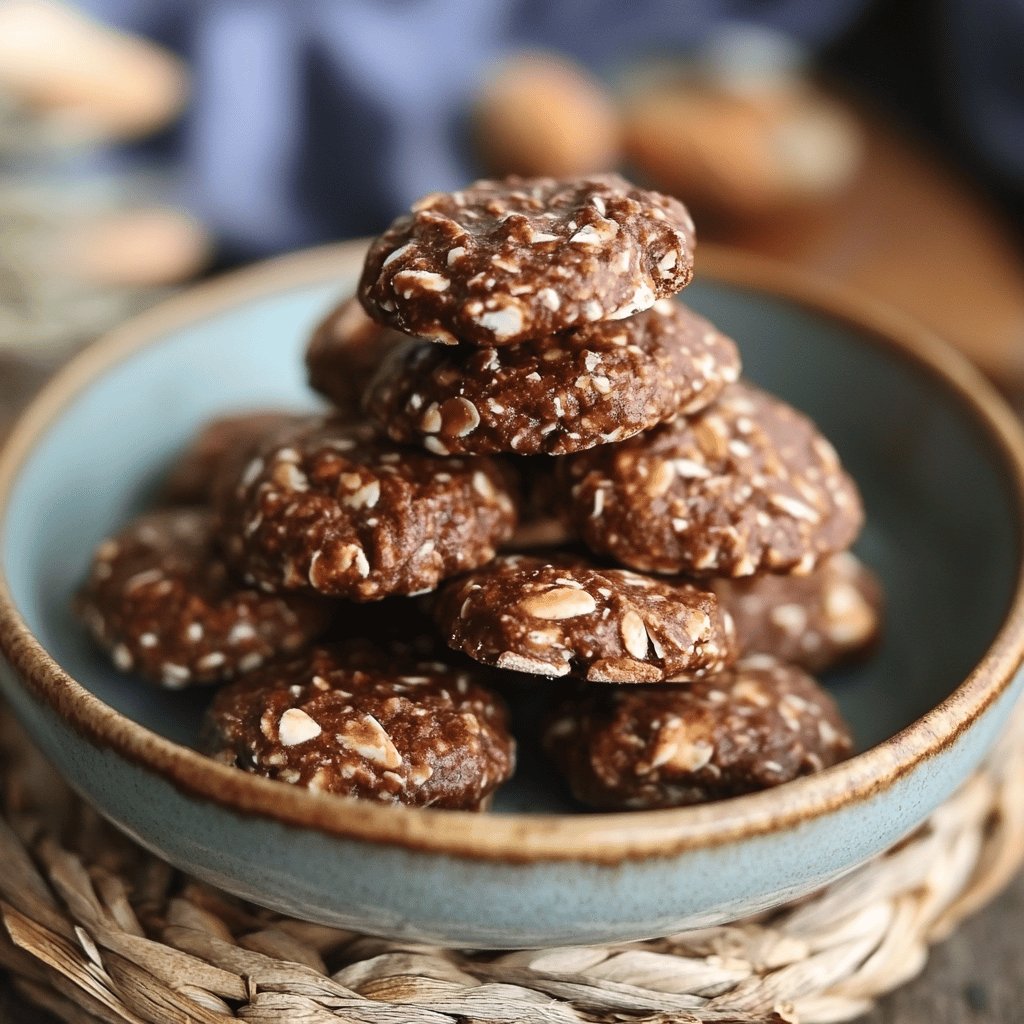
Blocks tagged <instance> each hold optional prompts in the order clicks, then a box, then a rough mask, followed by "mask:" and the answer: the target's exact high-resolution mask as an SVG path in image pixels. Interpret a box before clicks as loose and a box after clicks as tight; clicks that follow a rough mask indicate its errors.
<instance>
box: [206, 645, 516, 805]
mask: <svg viewBox="0 0 1024 1024" xmlns="http://www.w3.org/2000/svg"><path fill="white" fill-rule="evenodd" d="M202 745H203V749H204V750H206V752H207V753H210V754H212V755H213V756H214V757H216V758H217V759H218V760H220V761H222V762H224V763H227V764H232V765H235V766H237V767H239V768H242V769H244V770H246V771H249V772H253V773H255V774H257V775H262V776H265V777H266V778H271V779H278V780H280V781H282V782H288V783H292V784H294V785H298V786H305V787H306V788H308V789H313V790H321V791H325V792H329V793H341V794H344V795H347V796H354V797H360V798H363V799H369V800H377V801H382V802H385V803H401V804H415V805H418V806H424V807H426V806H433V807H448V808H462V809H467V810H475V809H479V808H480V807H481V805H483V804H485V803H486V801H487V800H488V798H489V797H490V795H491V794H492V793H493V791H494V790H495V789H496V788H497V787H498V786H499V785H500V784H501V783H502V782H504V781H505V780H506V779H508V778H509V777H510V776H511V774H512V771H513V767H514V762H515V743H514V740H513V739H512V736H511V735H510V733H509V732H508V727H507V724H506V712H505V709H504V706H503V705H502V703H501V700H500V698H498V697H497V696H496V695H495V694H493V693H491V692H490V691H489V690H487V689H485V688H484V687H483V686H481V685H480V684H479V683H477V682H476V681H475V680H474V679H473V677H472V675H471V674H470V673H468V672H464V671H458V670H455V669H450V668H447V667H445V666H444V665H438V664H436V663H429V664H426V665H422V664H416V663H414V662H409V663H407V664H404V665H402V664H399V665H396V664H395V663H394V661H393V659H391V658H389V657H385V656H380V655H378V656H377V657H375V656H374V655H373V653H372V652H368V651H367V650H357V649H347V648H345V647H343V646H340V647H321V648H317V649H315V650H314V651H313V652H312V653H311V654H309V655H306V656H305V657H301V658H297V659H295V660H293V661H289V662H284V663H277V664H275V665H272V666H268V667H267V668H265V669H262V670H261V671H260V672H257V673H254V674H253V675H250V676H247V677H246V678H245V679H240V680H238V681H237V683H235V684H232V685H230V686H228V687H226V688H224V689H223V690H221V691H220V692H219V693H218V694H217V696H216V698H215V699H214V702H213V704H212V705H211V707H210V709H209V710H208V712H207V714H206V719H205V721H204V724H203V736H202Z"/></svg>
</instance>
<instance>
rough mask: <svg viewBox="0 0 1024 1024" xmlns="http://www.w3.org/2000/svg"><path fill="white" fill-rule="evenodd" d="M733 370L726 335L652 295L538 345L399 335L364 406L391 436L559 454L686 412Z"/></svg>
mask: <svg viewBox="0 0 1024 1024" xmlns="http://www.w3.org/2000/svg"><path fill="white" fill-rule="evenodd" d="M382 333H383V334H392V333H393V332H389V331H387V330H383V331H382ZM739 369H740V361H739V354H738V352H737V351H736V346H735V345H734V344H733V342H732V341H730V340H729V339H728V338H727V337H725V335H723V334H721V333H720V332H719V331H717V330H716V329H715V328H714V327H712V325H711V324H709V323H708V322H707V321H706V320H704V319H703V318H702V317H699V316H697V314H696V313H692V312H690V311H689V310H688V309H686V308H685V307H684V306H682V305H681V304H680V303H677V302H672V301H671V300H669V299H662V300H660V301H658V302H657V303H655V305H654V306H653V307H652V308H651V309H649V310H647V311H645V312H643V313H638V314H637V315H636V316H633V317H630V318H629V319H628V320H609V321H603V322H601V323H595V324H584V325H582V326H579V327H575V328H572V329H570V330H568V331H565V332H563V333H562V334H559V335H556V336H555V337H551V338H547V339H545V340H544V341H543V342H533V343H526V344H521V345H512V346H508V347H505V348H495V347H493V346H488V347H483V348H472V347H470V346H466V345H459V346H456V347H442V346H439V345H425V344H423V343H422V342H415V341H409V342H406V343H405V344H403V345H402V346H401V347H400V348H398V349H397V350H396V351H393V352H392V354H391V355H390V356H389V358H388V359H387V361H386V362H385V363H384V365H383V366H382V367H381V369H380V371H379V372H378V374H377V376H376V377H375V378H374V381H373V384H372V386H371V387H370V389H369V393H368V395H367V405H366V407H367V411H368V412H369V414H370V416H371V417H372V418H373V419H375V420H376V422H377V423H378V424H379V425H380V426H381V427H382V428H383V429H385V430H386V431H387V433H388V434H389V435H390V436H391V437H392V438H394V439H395V440H396V441H404V442H408V443H413V444H420V445H423V446H425V447H426V448H428V449H429V450H431V451H436V452H439V453H442V454H443V453H445V452H453V453H469V454H480V455H484V454H490V453H496V452H509V453H515V454H517V455H538V454H547V455H566V454H569V453H570V452H577V451H582V450H584V449H586V448H593V447H594V446H595V445H600V444H607V443H609V442H614V441H621V440H622V439H623V438H626V437H631V436H632V435H633V434H636V433H638V432H639V431H641V430H648V429H649V428H650V427H653V426H655V425H656V424H658V423H661V422H663V421H664V420H669V419H671V418H672V417H674V416H676V415H677V414H679V413H690V412H695V411H697V410H698V409H701V408H703V407H704V406H706V405H708V404H709V403H710V402H712V401H713V400H714V398H715V397H716V396H717V395H718V393H719V392H720V391H721V390H722V388H723V387H724V386H725V385H726V384H727V383H731V382H733V381H735V380H736V378H737V377H738V376H739Z"/></svg>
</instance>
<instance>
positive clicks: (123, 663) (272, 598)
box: [77, 509, 332, 689]
mask: <svg viewBox="0 0 1024 1024" xmlns="http://www.w3.org/2000/svg"><path fill="white" fill-rule="evenodd" d="M77 611H78V614H79V615H80V617H81V618H82V620H83V621H84V622H85V623H86V625H87V626H88V627H89V629H90V630H91V632H92V634H93V635H94V636H95V638H96V640H97V641H98V642H99V643H100V645H101V646H102V647H104V648H106V650H108V651H109V652H110V654H111V656H112V658H113V660H114V664H115V665H116V666H117V667H118V668H119V669H121V670H122V671H125V672H127V671H134V672H137V673H138V674H139V675H140V676H143V677H145V678H147V679H150V680H152V681H154V682H157V683H160V684H161V685H162V686H164V687H166V688H167V689H180V688H181V687H184V686H189V685H192V684H194V683H216V682H222V681H223V680H225V679H231V678H233V677H234V676H237V675H240V674H242V673H245V672H251V671H252V670H253V669H255V668H258V667H259V666H260V665H262V664H263V663H264V662H265V661H267V660H268V659H270V658H272V657H274V656H276V655H279V654H287V653H290V652H293V651H296V650H298V649H299V648H301V647H303V646H305V645H306V644H307V643H309V642H310V641H311V640H313V639H314V638H315V637H317V636H318V635H319V634H321V633H322V632H323V631H324V630H325V629H326V627H327V625H328V623H329V621H330V618H331V614H332V612H331V605H330V603H329V602H327V601H324V600H323V599H321V598H317V597H313V596H309V597H307V596H305V595H288V596H279V595H275V594H265V593H262V592H260V591H258V590H254V589H253V588H251V587H247V586H245V585H244V584H242V583H239V582H238V581H237V580H235V579H233V578H232V576H231V575H230V574H229V573H228V570H227V568H226V566H225V564H224V561H223V560H222V558H221V556H220V554H219V552H218V551H217V548H216V545H215V543H214V532H213V521H212V514H211V513H210V512H208V511H205V510H201V509H167V510H163V511H159V512H151V513H149V514H147V515H143V516H140V517H139V518H138V519H136V520H135V521H134V522H133V523H132V524H131V525H129V526H128V527H126V528H125V529H124V530H122V531H121V532H120V533H119V534H117V535H116V536H115V537H112V538H111V539H109V540H106V541H104V542H103V543H102V544H101V545H100V546H99V547H98V548H97V550H96V554H95V556H94V558H93V563H92V568H91V570H90V573H89V578H88V580H87V581H86V583H85V586H84V587H83V589H82V591H81V592H80V594H79V596H78V600H77Z"/></svg>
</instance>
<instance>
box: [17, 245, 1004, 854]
mask: <svg viewBox="0 0 1024 1024" xmlns="http://www.w3.org/2000/svg"><path fill="white" fill-rule="evenodd" d="M366 244H367V243H366V242H365V241H364V240H356V241H353V242H344V243H338V244H334V245H328V246H321V247H318V248H315V249H309V250H305V251H302V252H298V253H293V254H290V255H287V256H282V257H277V258H275V259H272V260H267V261H264V262H262V263H259V264H256V265H254V266H251V267H248V268H243V269H241V270H236V271H233V272H231V273H229V274H226V275H223V276H221V277H219V278H216V279H214V280H212V281H210V282H207V283H204V284H200V285H198V286H196V287H194V288H191V289H188V290H186V291H184V292H182V293H179V294H178V295H176V296H174V297H172V298H170V299H168V300H165V301H164V302H162V303H160V304H159V305H157V306H155V307H153V308H152V309H150V310H148V311H146V312H145V313H143V314H141V315H140V316H137V317H135V318H133V319H131V320H129V321H128V322H126V323H125V324H123V325H122V326H120V327H117V328H115V329H114V330H112V331H110V332H109V333H107V334H106V335H104V336H103V337H102V338H100V339H99V340H97V341H96V342H95V343H94V344H92V345H90V346H89V347H87V348H86V349H85V350H83V351H82V352H81V353H79V354H78V355H77V356H76V357H74V358H73V359H72V360H71V361H70V362H68V363H67V364H66V365H65V366H64V367H63V368H62V369H61V370H60V371H58V372H57V373H56V374H55V375H54V376H53V377H52V378H51V380H50V381H49V382H48V383H47V384H46V385H45V386H44V387H43V388H42V389H41V391H40V392H39V393H38V394H37V395H36V397H35V398H34V399H33V400H32V402H31V403H30V404H29V405H28V407H27V408H26V409H25V410H24V411H23V412H22V414H21V416H20V417H19V418H18V420H17V421H16V423H15V425H14V427H13V429H12V430H11V432H10V434H9V436H8V439H7V441H6V443H5V444H4V446H3V448H2V449H0V537H2V534H3V524H4V520H5V518H6V514H7V511H8V507H9V502H10V496H11V492H12V489H13V486H14V484H15V482H16V479H17V476H18V472H19V470H20V468H21V466H22V465H23V464H24V463H25V462H26V461H27V460H28V458H29V457H30V456H31V453H32V451H33V449H34V447H35V444H36V443H37V442H38V441H39V439H40V438H41V437H42V436H43V435H44V434H45V432H46V431H47V430H48V428H49V427H50V425H51V424H52V423H54V422H55V421H56V420H57V419H58V418H59V417H60V415H61V411H62V408H63V406H64V405H65V404H66V403H67V402H68V400H69V399H71V398H72V397H74V396H76V395H77V394H79V393H80V392H81V391H83V390H85V389H86V388H87V387H89V386H90V385H91V384H92V383H93V382H94V381H95V380H96V379H97V378H99V377H100V376H101V375H102V374H103V373H104V372H106V371H107V370H108V369H110V368H112V367H113V366H115V365H117V364H118V363H120V362H121V361H122V360H124V359H126V358H128V357H130V356H131V355H133V354H134V353H136V352H137V351H139V350H141V349H144V348H146V347H147V346H149V345H151V344H158V343H159V342H160V340H161V339H162V337H163V336H164V334H166V333H167V332H169V331H170V330H172V329H179V328H182V327H186V326H187V325H188V324H189V323H194V322H196V321H198V320H201V319H203V318H204V317H207V316H210V315H214V314H216V313H218V312H221V311H227V310H229V309H232V308H235V307H237V306H238V305H239V304H241V303H244V302H246V301H252V300H255V299H257V298H260V297H266V296H268V295H270V294H280V293H285V292H288V291H291V290H296V289H300V288H306V287H311V286H316V285H322V284H325V283H328V282H330V281H331V280H333V279H336V278H342V277H344V276H346V275H351V276H355V275H356V274H357V273H358V268H359V266H360V264H361V261H362V257H363V254H364V252H365V247H366ZM699 270H700V273H701V274H702V275H704V276H705V277H706V278H707V279H709V280H711V281H714V282H716V283H721V284H726V285H730V286H734V287H741V288H745V289H748V290H753V291H757V292H762V293H766V294H769V295H771V296H773V297H776V298H782V299H784V300H787V301H789V302H792V303H793V304H795V305H797V306H799V307H801V308H803V309H805V310H809V311H811V312H812V313H815V314H817V315H820V316H825V317H827V318H829V319H832V320H837V321H839V322H840V323H841V324H843V325H844V326H846V327H848V328H852V329H854V330H856V331H857V333H858V334H859V335H860V336H861V337H862V339H864V340H866V341H870V342H872V343H874V344H876V345H877V346H879V347H881V348H883V349H885V350H886V351H887V352H888V353H889V354H890V355H892V354H895V355H897V356H898V357H900V358H902V359H903V361H904V362H906V363H909V364H910V365H911V366H912V367H913V368H914V369H916V370H917V371H918V372H924V373H926V374H927V375H928V376H930V377H932V378H933V381H934V382H935V383H938V384H939V385H940V386H941V387H943V388H944V389H945V390H946V391H947V393H949V394H950V395H951V396H952V397H953V398H954V399H956V400H957V401H958V403H959V404H960V405H961V407H962V408H963V410H964V411H965V412H966V413H967V414H968V415H969V417H970V418H971V419H973V421H974V424H975V425H976V426H977V427H980V428H981V434H982V435H983V436H984V437H985V439H986V442H987V444H988V445H989V446H991V449H992V451H993V453H994V454H995V455H996V456H997V457H998V458H999V459H1000V460H1001V461H1002V463H1003V466H1004V468H1005V470H1006V473H1007V481H1006V482H1007V484H1008V487H1009V490H1010V493H1011V500H1012V501H1013V505H1014V514H1015V516H1016V539H1017V551H1016V552H1015V553H1014V557H1015V558H1016V561H1017V575H1016V583H1015V587H1014V592H1013V596H1012V598H1011V601H1010V605H1009V607H1008V609H1007V611H1006V614H1005V616H1004V618H1003V620H1002V624H1001V626H1000V628H999V631H998V633H997V635H996V637H995V638H994V640H993V641H992V643H991V644H990V646H989V648H988V650H987V651H986V652H985V653H984V655H983V656H982V657H981V659H980V661H979V662H978V664H977V665H976V666H975V668H974V669H973V670H972V671H971V672H970V673H969V674H968V676H967V678H966V679H965V680H964V681H963V682H961V683H960V684H959V685H958V686H957V688H956V689H955V690H954V691H953V692H952V693H951V694H950V695H949V696H948V697H947V698H945V699H944V700H943V701H941V702H940V703H939V704H938V705H936V706H935V707H934V708H933V709H931V710H930V711H928V712H927V713H926V714H924V715H923V716H922V717H921V718H919V719H917V720H916V721H914V722H913V723H911V724H910V725H908V726H907V727H906V728H904V729H903V730H901V731H900V732H899V733H897V734H896V735H895V736H893V737H891V738H889V739H887V740H885V741H883V742H882V743H879V744H877V745H876V746H874V747H871V748H869V749H868V750H866V751H864V752H862V753H860V754H857V755H855V756H854V757H852V758H851V759H850V760H848V761H845V762H843V763H841V764H839V765H836V766H834V767H832V768H830V769H827V770H826V771H824V772H821V773H819V774H816V775H812V776H809V777H806V778H803V779H798V780H795V781H793V782H790V783H787V784H786V785H784V786H780V787H778V788H776V789H771V790H766V791H763V792H760V793H755V794H750V795H747V796H741V797H736V798H734V799H731V800H727V801H721V802H717V803H713V804H706V805H701V806H696V807H684V808H674V809H669V810H659V811H633V812H617V813H606V814H593V813H585V814H573V815H554V814H526V813H516V814H495V815H476V814H471V813H467V812H464V811H446V810H436V809H429V808H427V809H425V808H408V807H392V806H377V805H373V804H369V803H367V802H363V801H358V800H354V799H351V798H345V797H338V796H332V795H328V794H318V793H312V792H309V791H307V790H303V789H299V788H297V787H291V786H286V785H282V784H281V783H277V782H274V781H272V780H269V779H263V778H260V777H258V776H254V775H250V774H248V773H245V772H240V771H238V770H237V769H233V768H230V767H227V766H225V765H221V764H218V763H217V762H215V761H213V760H211V759H209V758H207V757H205V756H204V755H202V754H199V753H197V752H196V751H193V750H191V749H189V748H187V747H184V746H180V745H178V744H176V743H174V742H172V741H170V740H168V739H165V738H164V737H162V736H159V735H158V734H156V733H153V732H151V731H150V730H149V729H147V728H145V727H144V726H141V725H139V724H137V723H136V722H134V721H132V720H131V719H129V718H127V717H126V716H124V715H121V714H120V713H119V712H117V711H115V710H114V709H113V708H111V707H109V706H108V705H106V704H104V703H103V702H102V701H100V700H99V699H98V698H97V697H95V696H94V695H93V694H92V693H91V692H90V691H89V690H87V689H86V688H85V687H84V686H82V685H81V684H80V683H78V682H77V681H76V680H75V679H74V678H72V677H71V676H70V675H69V674H68V673H66V672H65V671H64V670H63V669H62V668H61V667H60V665H58V664H57V662H56V661H55V660H54V659H53V658H51V657H50V655H49V654H48V653H47V652H46V650H45V649H44V648H43V647H42V645H41V644H40V642H39V641H38V640H37V639H36V638H35V636H34V635H33V634H32V632H31V631H30V629H29V628H28V626H27V624H26V623H25V621H24V619H23V618H22V617H21V615H20V613H19V611H18V609H17V607H16V605H15V603H14V600H13V597H12V595H11V591H10V589H9V586H8V583H7V580H6V578H5V576H4V572H3V565H2V564H0V653H2V654H3V655H4V656H5V657H6V658H7V660H8V662H9V663H10V664H11V665H12V667H13V668H14V669H15V672H16V674H17V675H18V677H19V679H20V681H21V683H22V684H23V685H25V686H26V688H27V689H28V691H29V693H30V694H32V695H33V696H34V697H35V698H36V699H37V700H38V701H41V702H42V703H43V704H44V705H46V706H48V707H49V709H51V710H52V711H53V712H55V713H56V714H57V715H58V716H59V717H60V718H61V719H62V720H63V721H64V722H65V723H66V724H67V725H69V726H70V727H71V728H72V729H74V730H75V731H76V732H77V733H78V734H79V735H81V736H83V737H85V738H86V739H87V740H88V741H89V742H90V743H92V744H93V745H95V746H97V747H100V748H103V749H107V750H110V751H112V752H114V753H116V754H117V755H119V756H121V757H122V758H124V759H126V760H128V761H130V762H133V763H135V764H136V765H138V766H141V767H142V768H144V769H145V770H147V771H151V772H154V773H156V774H158V775H159V776H160V777H161V778H163V779H164V780H166V781H167V782H168V783H170V784H171V785H172V786H174V787H175V788H176V789H177V790H179V791H180V792H182V793H184V794H185V795H186V796H188V797H191V798H198V799H200V800H205V801H209V802H211V803H214V804H217V805H218V806H219V807H221V808H223V809H225V810H227V811H230V812H233V813H235V814H237V815H242V816H247V817H256V818H261V819H268V820H270V821H274V822H277V823H279V824H283V825H287V826H293V827H299V828H303V829H311V830H314V831H316V832H320V833H324V834H327V835H330V836H336V837H342V838H345V839H351V840H359V841H364V842H371V843H381V844H386V845H397V846H400V847H403V848H405V849H408V850H420V851H427V852H433V853H442V854H449V855H455V856H459V857H464V858H469V859H472V860H484V861H491V862H500V863H518V864H523V863H534V862H538V861H552V860H553V861H559V860H572V861H579V862H587V863H595V864H605V865H615V864H619V863H621V862H623V861H625V860H636V859H643V858H647V857H655V856H660V857H669V856H674V855H677V854H680V853H683V852H686V851H692V850H698V849H710V848H713V847H716V846H720V845H722V844H725V843H730V842H735V841H738V840H742V839H748V838H753V837H755V836H763V835H766V834H769V833H780V832H784V831H787V830H790V829H795V828H796V827H798V826H800V825H801V824H802V823H806V822H808V821H810V820H812V819H815V818H818V817H821V816H824V815H826V814H828V813H831V812H833V811H836V810H838V809H840V808H843V807H847V806H850V805H853V804H857V803H861V802H864V801H867V800H869V799H871V798H872V797H873V796H875V795H876V794H879V793H881V792H883V791H885V790H887V789H889V788H891V787H892V786H893V785H894V784H895V783H896V782H897V781H898V780H899V779H900V778H902V777H903V776H905V775H907V774H909V773H911V772H913V771H914V770H915V769H916V768H918V767H919V766H920V765H922V764H923V763H924V762H926V761H928V760H930V759H931V758H933V757H935V756H936V755H938V754H940V753H941V752H942V751H944V750H945V749H947V748H948V747H949V746H951V745H952V744H954V743H955V742H956V740H957V739H958V738H959V737H960V736H961V735H963V734H964V733H965V732H966V731H968V730H969V729H970V727H971V725H972V724H973V723H974V722H975V721H976V720H977V719H978V718H979V717H981V716H982V715H983V714H984V712H985V711H986V710H987V709H988V708H989V707H990V706H991V705H992V704H993V703H994V702H995V701H996V700H997V699H998V698H999V696H1000V695H1001V694H1002V693H1003V692H1004V691H1005V690H1006V689H1007V687H1008V686H1009V685H1010V683H1011V682H1012V680H1013V678H1014V676H1015V674H1016V672H1017V670H1018V668H1019V667H1020V665H1021V663H1022V661H1024V562H1022V552H1024V433H1022V430H1021V426H1020V425H1019V423H1018V422H1017V419H1016V417H1015V416H1014V414H1013V413H1012V411H1011V410H1010V408H1009V407H1008V406H1007V404H1006V403H1005V402H1004V401H1003V399H1002V398H1001V397H1000V396H999V395H998V394H997V393H996V391H995V389H994V388H993V386H992V385H991V384H989V383H988V382H987V381H986V380H985V379H984V378H983V377H982V375H981V373H980V372H979V371H978V370H976V369H975V368H974V367H973V366H971V365H970V364H969V363H968V361H967V359H966V358H965V357H964V356H962V355H960V354H959V353H958V352H956V351H954V350H953V349H952V348H951V347H949V346H948V345H946V344H945V343H943V342H941V341H940V340H939V339H938V338H936V337H935V335H934V334H933V333H932V332H931V331H930V330H928V329H927V328H925V327H923V326H922V325H920V324H918V323H917V322H916V321H914V320H912V319H911V318H910V317H907V316H905V315H903V314H901V313H898V312H896V311H894V310H892V309H889V308H886V307H884V306H882V305H881V304H879V303H877V302H875V301H874V300H870V299H868V298H865V297H864V296H863V295H861V294H859V293H857V292H854V291H852V290H850V289H847V288H845V287H842V286H838V285H835V284H832V283H829V282H826V281H823V280H821V279H820V278H817V277H815V276H813V275H809V274H807V273H806V272H804V271H802V270H798V269H796V268H793V267H790V266H788V265H786V264H783V263H779V262H777V261H773V260H770V259H767V258H764V257H760V256H754V255H750V254H746V253H741V252H738V251H734V250H729V249H725V248H720V247H714V246H707V245H706V246H704V247H702V249H701V253H700V260H699Z"/></svg>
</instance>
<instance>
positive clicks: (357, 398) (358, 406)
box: [306, 296, 409, 419]
mask: <svg viewBox="0 0 1024 1024" xmlns="http://www.w3.org/2000/svg"><path fill="white" fill-rule="evenodd" d="M408 340H409V339H408V338H407V337H406V336H405V335H404V334H399V333H398V332H397V331H393V330H391V329H390V328H388V327H382V326H381V325H380V324H378V323H377V322H376V321H375V320H371V319H370V318H369V317H368V316H367V315H366V313H365V312H363V307H362V306H360V305H359V300H358V299H357V298H355V296H353V297H352V298H350V299H346V300H345V301H344V302H342V303H341V305H339V306H336V307H335V308H334V309H332V310H331V311H330V313H328V314H327V316H326V317H324V319H323V320H321V321H320V323H319V324H318V325H317V327H316V330H315V331H314V332H313V337H312V339H311V340H310V343H309V347H308V348H307V349H306V371H307V374H308V376H309V386H310V387H311V388H313V390H314V391H319V392H320V394H322V395H323V396H324V397H325V398H329V399H330V400H331V402H332V403H333V405H334V406H335V409H336V410H337V412H338V413H339V414H341V415H343V416H346V417H351V418H353V419H356V418H359V415H360V413H361V411H362V407H363V399H364V397H365V394H366V388H367V386H368V385H369V383H370V381H371V379H372V378H373V375H374V374H375V373H376V372H377V367H378V366H379V365H380V362H381V360H382V359H383V358H384V356H386V355H387V353H388V352H390V351H391V350H392V349H393V348H395V347H396V346H397V345H399V344H405V343H406V342H408Z"/></svg>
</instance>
